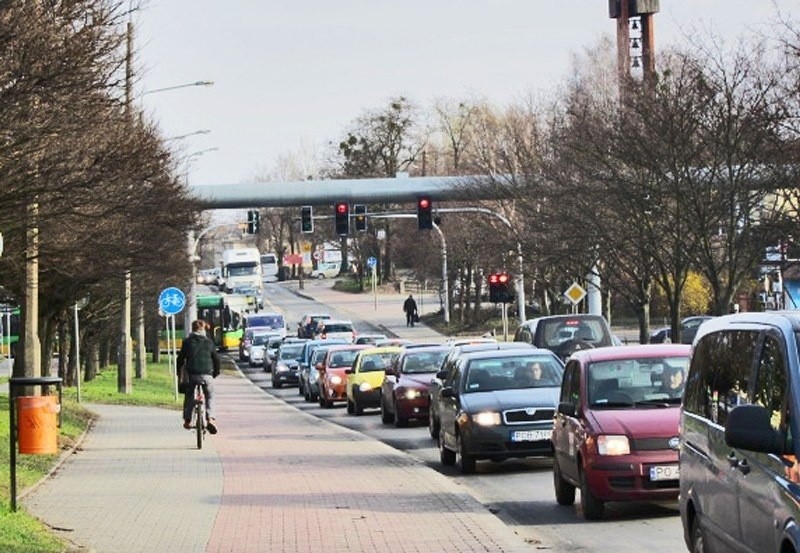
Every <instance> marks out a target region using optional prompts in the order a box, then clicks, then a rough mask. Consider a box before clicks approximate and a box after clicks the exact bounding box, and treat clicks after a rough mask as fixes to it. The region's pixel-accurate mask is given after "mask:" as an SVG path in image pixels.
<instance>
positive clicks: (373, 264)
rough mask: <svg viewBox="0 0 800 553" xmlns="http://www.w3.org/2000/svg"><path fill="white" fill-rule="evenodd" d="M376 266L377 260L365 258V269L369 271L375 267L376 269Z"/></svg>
mask: <svg viewBox="0 0 800 553" xmlns="http://www.w3.org/2000/svg"><path fill="white" fill-rule="evenodd" d="M377 265H378V260H377V259H375V258H374V257H368V258H367V267H369V268H370V269H374V268H375V267H377Z"/></svg>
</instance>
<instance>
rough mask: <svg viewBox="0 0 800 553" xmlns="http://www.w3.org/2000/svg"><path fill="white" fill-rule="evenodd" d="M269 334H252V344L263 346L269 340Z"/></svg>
mask: <svg viewBox="0 0 800 553" xmlns="http://www.w3.org/2000/svg"><path fill="white" fill-rule="evenodd" d="M269 339H270V336H269V334H256V335H255V336H253V345H254V346H265V345H267V343H268V342H269Z"/></svg>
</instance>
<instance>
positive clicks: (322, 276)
mask: <svg viewBox="0 0 800 553" xmlns="http://www.w3.org/2000/svg"><path fill="white" fill-rule="evenodd" d="M323 278H325V275H323V274H322V273H317V280H322V279H323Z"/></svg>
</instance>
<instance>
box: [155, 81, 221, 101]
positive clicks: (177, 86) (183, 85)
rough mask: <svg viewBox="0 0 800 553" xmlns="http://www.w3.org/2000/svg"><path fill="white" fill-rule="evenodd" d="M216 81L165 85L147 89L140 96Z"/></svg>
mask: <svg viewBox="0 0 800 553" xmlns="http://www.w3.org/2000/svg"><path fill="white" fill-rule="evenodd" d="M213 84H214V81H195V82H193V83H185V84H178V85H174V86H165V87H163V88H154V89H152V90H145V91H144V92H142V93H141V94H140V95H139V97H140V98H141V97H142V96H147V95H148V94H155V93H156V92H166V91H168V90H178V89H179V88H189V87H191V86H211V85H213Z"/></svg>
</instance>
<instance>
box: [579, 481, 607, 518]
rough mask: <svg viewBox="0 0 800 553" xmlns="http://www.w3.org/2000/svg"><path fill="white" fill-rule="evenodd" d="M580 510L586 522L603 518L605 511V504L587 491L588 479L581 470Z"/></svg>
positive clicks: (590, 491)
mask: <svg viewBox="0 0 800 553" xmlns="http://www.w3.org/2000/svg"><path fill="white" fill-rule="evenodd" d="M581 510H583V518H585V519H586V520H599V519H601V518H603V511H605V503H604V502H603V501H602V500H600V499H597V498H596V497H595V496H594V494H592V490H590V489H589V479H588V478H586V473H585V472H584V471H583V470H581Z"/></svg>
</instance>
